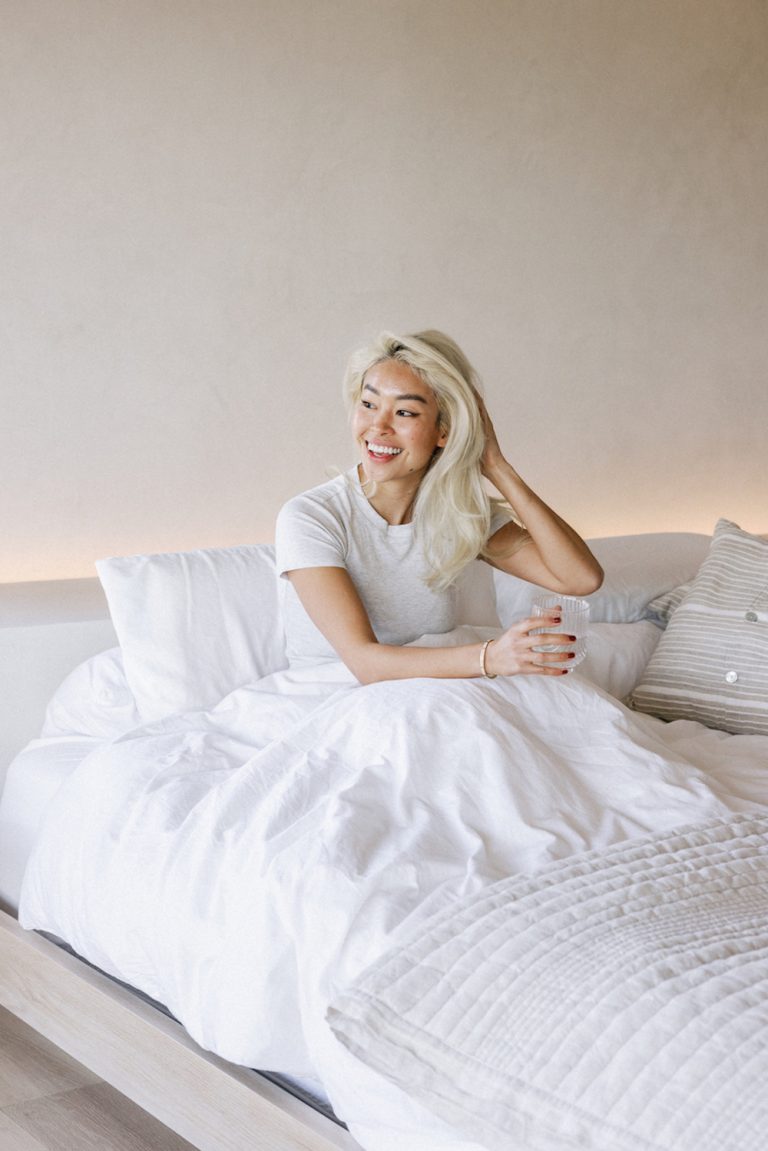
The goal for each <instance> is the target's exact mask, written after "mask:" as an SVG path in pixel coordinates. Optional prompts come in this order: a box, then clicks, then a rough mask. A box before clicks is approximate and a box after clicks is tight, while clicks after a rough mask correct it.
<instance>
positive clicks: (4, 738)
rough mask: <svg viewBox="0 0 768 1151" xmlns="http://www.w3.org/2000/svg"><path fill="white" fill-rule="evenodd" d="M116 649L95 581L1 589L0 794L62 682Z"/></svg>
mask: <svg viewBox="0 0 768 1151" xmlns="http://www.w3.org/2000/svg"><path fill="white" fill-rule="evenodd" d="M116 643H117V637H116V636H115V631H114V628H113V626H112V622H111V620H110V618H109V612H108V609H107V602H106V599H105V598H104V593H103V591H102V589H101V584H100V583H99V581H98V579H96V578H95V577H94V578H93V579H73V580H44V581H39V582H34V583H12V584H8V583H6V584H0V789H2V785H3V781H4V779H5V773H6V771H7V769H8V765H9V764H10V762H11V760H12V759H13V757H14V756H15V755H16V753H17V752H19V751H20V750H21V749H22V747H24V745H25V744H26V743H28V742H29V740H30V739H34V738H35V736H37V735H39V733H40V728H41V726H42V722H43V717H44V715H45V708H46V704H47V703H48V700H49V699H50V698H51V696H52V695H53V693H54V691H55V690H56V688H57V687H58V685H59V684H60V683H61V681H62V680H63V679H64V677H65V676H66V675H67V674H68V673H69V672H70V671H71V670H72V669H73V668H74V667H76V666H77V665H78V664H79V663H81V662H82V661H83V660H84V659H87V658H88V657H89V656H91V655H95V654H96V652H99V651H105V650H106V649H107V648H110V647H114V646H115V645H116Z"/></svg>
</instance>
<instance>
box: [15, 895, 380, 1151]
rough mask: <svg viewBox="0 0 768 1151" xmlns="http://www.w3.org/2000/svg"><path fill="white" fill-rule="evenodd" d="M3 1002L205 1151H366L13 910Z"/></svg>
mask: <svg viewBox="0 0 768 1151" xmlns="http://www.w3.org/2000/svg"><path fill="white" fill-rule="evenodd" d="M0 1004H2V1006H3V1007H5V1008H7V1009H8V1010H9V1011H11V1012H12V1013H13V1014H14V1015H17V1016H18V1017H19V1018H20V1019H23V1020H24V1022H25V1023H28V1024H29V1025H30V1026H31V1027H32V1028H34V1030H35V1031H38V1032H40V1034H41V1035H44V1036H45V1037H46V1038H47V1039H50V1040H51V1042H53V1043H55V1044H56V1046H57V1047H60V1048H61V1049H62V1050H63V1051H66V1052H67V1054H69V1055H71V1056H72V1057H73V1058H74V1059H77V1060H78V1061H79V1062H80V1063H82V1064H83V1065H84V1066H85V1067H87V1068H88V1069H89V1070H90V1071H93V1072H94V1073H95V1074H96V1075H98V1076H100V1077H101V1078H102V1079H104V1080H105V1081H106V1082H107V1083H109V1084H111V1085H112V1086H113V1087H115V1088H116V1089H117V1090H118V1091H121V1092H122V1093H123V1094H124V1095H126V1096H127V1097H128V1098H129V1099H131V1100H133V1101H134V1102H135V1103H137V1104H138V1105H139V1106H140V1107H142V1108H143V1109H144V1110H145V1111H147V1112H149V1113H150V1114H151V1115H154V1116H155V1118H157V1119H159V1120H160V1121H161V1122H162V1123H164V1124H165V1125H166V1126H167V1127H170V1129H171V1130H172V1131H175V1132H176V1133H177V1134H178V1135H181V1136H182V1138H184V1139H186V1140H188V1142H190V1143H191V1144H192V1145H193V1146H194V1147H197V1148H199V1149H200V1151H359V1147H360V1145H359V1144H358V1143H357V1142H356V1140H354V1139H353V1138H352V1136H351V1135H350V1134H349V1132H347V1131H345V1130H344V1129H343V1128H342V1127H339V1126H338V1125H337V1124H335V1123H333V1122H332V1121H331V1120H330V1119H326V1117H325V1116H324V1115H322V1114H320V1113H319V1112H317V1111H314V1110H313V1109H312V1108H311V1107H309V1106H308V1105H307V1104H305V1103H303V1102H302V1101H301V1100H300V1099H296V1098H294V1097H293V1096H292V1095H290V1094H288V1092H287V1091H284V1090H282V1089H281V1088H280V1087H278V1086H276V1085H275V1084H273V1083H271V1082H270V1081H269V1080H267V1079H265V1078H264V1077H263V1076H260V1075H258V1074H257V1073H256V1072H254V1071H249V1070H247V1069H246V1068H242V1067H237V1066H235V1065H233V1064H230V1063H226V1062H225V1061H224V1060H223V1059H219V1058H218V1057H217V1056H215V1055H212V1054H211V1053H210V1052H208V1051H203V1050H202V1048H200V1047H198V1046H197V1044H195V1043H194V1042H193V1040H192V1039H191V1038H190V1037H189V1035H188V1034H187V1033H186V1031H185V1030H184V1029H183V1027H181V1026H180V1025H179V1024H178V1023H176V1022H175V1021H174V1020H172V1019H170V1018H168V1017H167V1016H166V1015H164V1014H163V1013H162V1012H161V1011H158V1010H157V1009H156V1008H154V1007H152V1006H151V1005H150V1004H148V1003H145V1002H143V1000H141V999H140V998H138V997H137V996H135V995H132V994H131V993H130V992H129V991H126V990H125V989H124V988H122V987H120V986H119V985H118V984H115V983H114V982H113V981H112V980H110V979H108V978H107V977H106V976H105V975H102V974H101V973H100V972H99V971H95V970H94V969H93V968H91V967H89V966H87V965H86V964H84V963H82V962H81V961H80V960H78V959H76V958H74V957H73V956H71V955H70V954H68V953H67V952H65V951H62V950H61V948H59V947H56V946H55V944H53V943H50V942H49V941H48V940H47V939H44V938H42V937H41V936H39V935H36V934H35V933H34V932H30V931H24V930H23V929H22V928H21V927H19V925H18V923H17V922H16V920H15V919H13V918H12V917H11V916H10V915H7V914H5V912H0Z"/></svg>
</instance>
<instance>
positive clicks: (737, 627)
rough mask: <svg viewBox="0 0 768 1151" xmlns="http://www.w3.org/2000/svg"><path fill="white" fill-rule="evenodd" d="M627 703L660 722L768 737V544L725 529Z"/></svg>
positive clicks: (723, 524) (720, 528) (721, 526)
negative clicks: (682, 721)
mask: <svg viewBox="0 0 768 1151" xmlns="http://www.w3.org/2000/svg"><path fill="white" fill-rule="evenodd" d="M626 702H627V703H628V704H629V706H630V707H633V708H635V710H637V711H643V712H648V713H649V714H650V715H657V716H659V717H660V718H661V719H695V720H699V722H701V723H704V724H706V725H707V726H708V727H716V728H720V729H721V730H722V731H730V732H741V733H750V734H756V735H768V540H766V539H765V538H761V537H760V536H755V535H750V534H749V532H745V531H742V529H741V528H739V527H737V525H736V524H733V523H730V522H729V521H728V520H720V521H719V522H718V524H717V526H716V528H715V532H714V536H713V538H712V543H711V545H710V550H709V555H708V556H707V558H706V559H705V560H704V563H703V564H702V565H701V568H700V569H699V573H698V575H697V576H696V578H695V580H694V581H693V583H692V584H691V586H690V588H689V589H688V591H687V592H686V594H685V595H684V596H683V599H682V601H681V603H680V604H679V606H678V607H677V608H676V609H675V611H674V612H673V613H672V616H671V618H670V620H669V624H668V626H667V629H666V631H665V632H664V635H663V636H662V637H661V639H660V640H659V643H658V646H657V648H656V650H655V652H654V654H653V655H652V656H651V659H650V660H649V662H648V666H647V667H646V669H645V671H644V673H643V677H642V679H641V680H640V683H639V684H638V686H637V687H636V688H635V689H634V691H633V692H632V694H631V695H630V696H629V697H628V699H627V701H626Z"/></svg>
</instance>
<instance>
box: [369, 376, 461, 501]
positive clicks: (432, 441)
mask: <svg viewBox="0 0 768 1151" xmlns="http://www.w3.org/2000/svg"><path fill="white" fill-rule="evenodd" d="M438 416H439V413H438V407H437V400H436V399H435V393H434V392H433V391H432V389H431V388H430V387H429V385H428V384H425V383H424V381H423V380H422V379H421V377H420V376H418V375H417V374H416V373H415V372H414V371H412V370H411V368H409V367H408V365H407V364H403V363H402V362H401V361H400V360H382V361H381V362H380V363H378V364H374V366H373V367H372V368H369V369H368V371H367V372H366V373H365V376H364V378H363V389H362V392H361V394H360V398H359V400H358V401H357V404H356V405H355V410H354V412H353V415H352V434H353V435H354V437H355V440H356V441H357V443H358V445H359V447H360V459H361V462H362V465H363V471H364V472H365V475H366V478H367V479H370V480H374V481H375V482H376V483H377V484H378V483H382V482H384V481H387V480H394V479H409V480H413V479H418V480H420V479H421V477H422V476H423V475H424V473H425V472H426V471H427V468H428V467H429V465H430V462H431V460H432V456H433V455H434V453H435V450H436V449H437V448H442V447H443V446H444V445H445V442H446V439H447V433H446V432H444V431H442V430H441V428H440V427H439V423H438Z"/></svg>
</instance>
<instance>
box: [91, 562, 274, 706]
mask: <svg viewBox="0 0 768 1151" xmlns="http://www.w3.org/2000/svg"><path fill="white" fill-rule="evenodd" d="M96 569H97V571H98V573H99V578H100V580H101V582H102V585H103V587H104V591H105V593H106V596H107V601H108V603H109V610H110V614H111V616H112V622H113V624H114V626H115V631H116V632H117V637H118V639H119V641H120V647H121V648H122V652H123V661H124V664H125V674H126V677H127V680H128V684H129V686H130V688H131V691H132V692H133V695H134V697H135V699H136V704H137V706H138V709H139V712H140V713H141V716H142V718H143V719H144V720H145V721H151V720H156V719H162V718H163V717H164V716H167V715H173V714H175V713H177V712H183V711H193V710H199V709H202V708H210V707H213V706H214V705H215V704H217V703H218V702H219V700H221V699H223V698H224V696H226V695H229V693H230V692H231V691H234V690H235V689H236V688H238V687H242V686H243V685H244V684H247V683H252V682H253V681H254V680H257V679H260V678H261V677H262V676H264V675H269V674H270V673H271V672H273V671H278V670H280V669H281V668H284V667H285V666H286V660H285V649H284V640H283V632H282V625H281V623H280V618H279V612H278V606H277V576H276V573H275V558H274V548H273V547H272V546H271V545H267V544H256V545H252V546H243V547H232V548H209V549H199V550H197V551H190V552H168V553H163V554H157V555H138V556H124V557H117V558H114V559H104V560H99V562H98V563H97V564H96Z"/></svg>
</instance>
